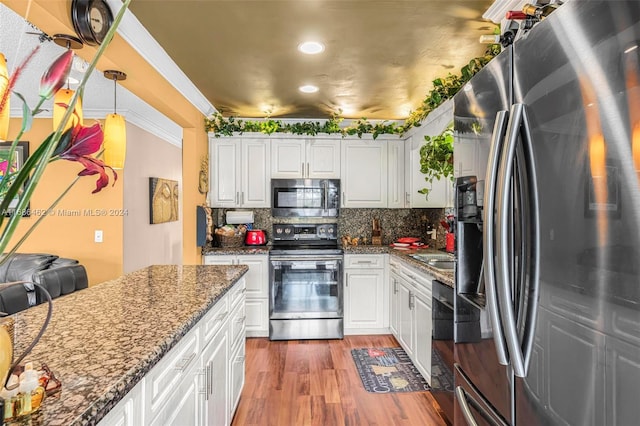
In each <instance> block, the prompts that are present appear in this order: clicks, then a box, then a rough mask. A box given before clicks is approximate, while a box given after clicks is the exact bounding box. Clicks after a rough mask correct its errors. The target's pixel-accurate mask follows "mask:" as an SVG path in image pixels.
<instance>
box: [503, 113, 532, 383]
mask: <svg viewBox="0 0 640 426" xmlns="http://www.w3.org/2000/svg"><path fill="white" fill-rule="evenodd" d="M523 110H524V105H522V104H514V105H512V106H511V111H510V116H511V119H510V120H509V125H508V126H507V139H506V143H505V146H504V149H503V151H502V154H501V159H500V171H499V173H498V182H499V187H498V197H497V198H498V206H497V207H498V215H497V229H496V235H497V244H496V245H497V251H498V265H497V267H498V276H497V277H498V286H497V287H498V292H497V294H498V305H499V307H500V315H501V318H502V325H503V327H504V333H505V339H506V341H507V348H508V349H509V357H510V359H509V360H510V362H511V366H512V367H513V373H514V374H515V375H516V376H518V377H525V375H526V374H525V366H524V357H523V354H522V350H521V348H520V341H519V338H518V330H517V325H516V316H515V310H514V307H513V302H514V301H513V295H512V291H511V275H510V268H509V265H510V263H509V262H510V261H511V259H512V256H513V253H511V252H510V245H509V224H510V221H509V212H510V202H511V196H510V194H511V176H512V174H513V171H514V162H515V157H516V145H517V143H518V137H519V136H520V127H521V125H522V116H523Z"/></svg>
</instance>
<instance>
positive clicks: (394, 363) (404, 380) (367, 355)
mask: <svg viewBox="0 0 640 426" xmlns="http://www.w3.org/2000/svg"><path fill="white" fill-rule="evenodd" d="M351 356H352V357H353V361H354V362H355V364H356V368H357V370H358V374H359V375H360V379H362V384H363V385H364V388H365V390H366V391H367V392H373V393H389V392H424V391H428V390H429V389H430V388H429V384H428V383H427V381H426V380H425V379H424V378H423V377H422V375H421V374H420V373H419V372H418V369H417V368H416V367H415V366H414V365H413V363H412V362H411V359H409V356H408V355H407V353H406V352H405V351H404V350H403V349H402V348H363V349H352V350H351Z"/></svg>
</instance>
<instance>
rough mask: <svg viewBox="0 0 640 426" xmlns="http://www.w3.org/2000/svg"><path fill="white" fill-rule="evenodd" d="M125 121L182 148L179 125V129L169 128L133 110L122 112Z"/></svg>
mask: <svg viewBox="0 0 640 426" xmlns="http://www.w3.org/2000/svg"><path fill="white" fill-rule="evenodd" d="M123 115H124V116H125V119H126V121H127V123H131V124H135V125H136V126H138V127H140V128H141V129H143V130H146V131H147V132H149V133H151V134H153V135H155V136H157V137H159V138H160V139H163V140H164V141H166V142H168V143H170V144H171V145H174V146H177V147H178V148H182V128H181V127H179V131H175V129H169V128H168V127H167V126H162V125H159V124H160V122H159V121H158V120H150V119H149V117H147V116H145V115H141V114H138V113H137V112H135V111H131V110H129V111H126V112H125V113H124V114H123Z"/></svg>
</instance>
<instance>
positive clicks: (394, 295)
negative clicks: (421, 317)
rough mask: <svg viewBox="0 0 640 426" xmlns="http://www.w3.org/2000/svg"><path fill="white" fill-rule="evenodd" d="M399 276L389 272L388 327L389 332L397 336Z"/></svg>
mask: <svg viewBox="0 0 640 426" xmlns="http://www.w3.org/2000/svg"><path fill="white" fill-rule="evenodd" d="M399 281H400V277H398V275H396V274H395V273H393V272H392V273H390V274H389V284H390V286H389V287H390V288H389V291H390V294H389V305H390V308H389V317H390V318H389V328H390V329H391V333H392V334H393V335H394V336H395V337H396V339H397V338H398V320H399V316H398V307H399V306H398V305H399V301H400V283H399Z"/></svg>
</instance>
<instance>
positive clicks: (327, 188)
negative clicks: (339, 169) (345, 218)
mask: <svg viewBox="0 0 640 426" xmlns="http://www.w3.org/2000/svg"><path fill="white" fill-rule="evenodd" d="M339 209H340V180H339V179H271V215H272V216H275V217H338V212H339Z"/></svg>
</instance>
